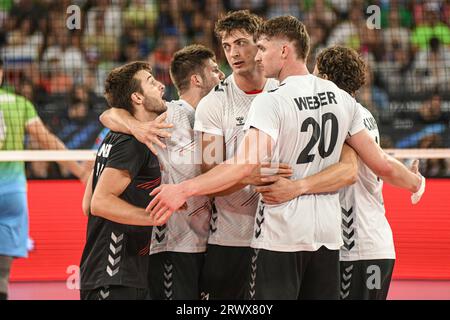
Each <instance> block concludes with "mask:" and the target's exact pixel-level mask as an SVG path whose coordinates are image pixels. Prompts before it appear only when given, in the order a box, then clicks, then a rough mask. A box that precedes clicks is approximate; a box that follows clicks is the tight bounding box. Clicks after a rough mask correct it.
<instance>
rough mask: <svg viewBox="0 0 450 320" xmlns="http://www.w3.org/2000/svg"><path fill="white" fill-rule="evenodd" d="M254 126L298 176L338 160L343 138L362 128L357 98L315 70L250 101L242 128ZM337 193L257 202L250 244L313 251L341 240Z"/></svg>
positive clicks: (275, 157)
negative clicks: (280, 202) (270, 140)
mask: <svg viewBox="0 0 450 320" xmlns="http://www.w3.org/2000/svg"><path fill="white" fill-rule="evenodd" d="M252 127H253V128H256V129H259V130H260V131H262V132H264V133H266V134H267V135H269V136H270V137H271V138H272V140H273V142H274V143H275V144H274V154H273V155H272V162H275V163H278V162H283V163H288V164H290V165H291V166H292V168H293V170H294V174H293V176H292V178H291V179H293V180H297V179H301V178H304V177H307V176H310V175H313V174H315V173H318V172H320V171H322V170H324V169H325V168H327V167H329V166H330V165H333V164H335V163H337V162H339V158H340V155H341V151H342V146H343V144H344V142H345V140H346V138H347V137H349V136H351V135H354V134H356V133H358V132H359V131H361V130H363V129H364V124H363V118H362V114H361V111H360V109H359V108H358V107H357V104H356V101H355V100H354V99H353V98H352V97H351V96H350V95H349V94H347V93H346V92H345V91H343V90H341V89H339V88H338V87H337V86H336V85H335V84H334V83H332V82H331V81H327V80H323V79H320V78H318V77H315V76H313V75H305V76H291V77H288V78H286V79H285V80H284V81H283V82H282V83H281V84H280V86H279V88H278V89H275V90H273V91H272V92H268V93H263V94H261V95H260V96H258V97H257V98H255V100H254V101H253V103H252V106H251V108H250V112H249V116H248V119H247V123H246V124H245V129H246V130H248V129H250V128H252ZM342 243H343V242H342V236H341V208H340V204H339V194H338V193H333V194H315V195H305V196H301V197H298V198H295V199H293V200H291V201H289V202H286V203H283V204H281V205H265V204H264V203H262V202H261V201H260V203H259V207H258V212H257V214H256V219H255V224H254V234H253V240H252V247H254V248H261V249H266V250H272V251H283V252H295V251H316V250H318V249H319V248H320V247H321V246H326V247H327V248H328V249H330V250H339V248H340V247H341V245H342Z"/></svg>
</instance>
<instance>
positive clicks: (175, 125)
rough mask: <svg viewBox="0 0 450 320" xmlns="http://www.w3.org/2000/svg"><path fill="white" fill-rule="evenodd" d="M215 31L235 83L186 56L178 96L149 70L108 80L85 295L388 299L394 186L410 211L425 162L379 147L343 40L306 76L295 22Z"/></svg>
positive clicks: (211, 62) (358, 65)
mask: <svg viewBox="0 0 450 320" xmlns="http://www.w3.org/2000/svg"><path fill="white" fill-rule="evenodd" d="M215 33H216V35H217V37H218V38H219V41H220V43H221V44H222V47H223V50H224V53H225V56H226V59H227V61H228V63H229V65H230V67H231V69H232V71H233V72H232V74H231V75H230V76H228V77H227V78H225V75H224V73H223V72H222V71H220V69H219V68H218V66H217V63H216V61H215V56H214V53H213V52H212V51H211V50H210V49H208V48H206V47H204V46H201V45H190V46H187V47H185V48H183V49H181V50H180V51H178V52H177V53H175V55H174V56H173V59H172V62H171V66H170V76H171V78H172V81H173V83H174V84H175V86H176V88H177V90H178V93H179V97H180V99H179V100H177V101H171V102H166V101H164V100H163V98H162V97H163V94H164V86H163V85H162V84H161V83H160V82H159V81H158V80H157V79H155V78H154V77H153V76H152V69H151V67H150V65H149V64H148V63H145V62H131V63H128V64H126V65H124V66H121V67H119V68H116V69H114V70H112V71H111V73H110V74H109V75H108V77H107V79H106V82H105V97H106V100H107V102H108V105H109V106H110V107H111V108H110V109H108V110H107V111H105V112H104V113H103V114H102V116H101V118H100V120H101V122H102V123H103V124H104V125H105V126H106V127H108V128H110V129H111V131H110V133H108V135H107V136H106V137H105V139H104V141H103V143H102V145H101V146H100V148H99V150H98V153H97V157H96V161H95V166H94V169H93V172H92V174H91V177H90V178H89V181H88V184H87V186H86V191H85V195H84V198H83V210H84V212H85V214H88V216H89V220H88V229H87V239H86V245H85V248H84V251H83V255H82V258H81V263H80V267H81V283H80V285H81V291H80V295H81V298H82V299H95V300H97V299H100V300H103V299H157V300H163V299H177V300H178V299H183V300H186V299H187V300H198V299H205V300H206V299H211V300H213V299H214V300H217V299H220V300H231V299H239V300H254V299H256V300H260V299H289V300H296V299H386V297H387V294H388V290H389V285H390V282H391V276H392V272H393V268H394V262H395V250H394V242H393V237H392V231H391V228H390V226H389V224H388V222H387V219H386V217H385V210H384V204H383V197H382V185H383V181H385V182H387V183H390V184H392V185H394V186H397V187H400V188H404V189H406V190H409V191H410V192H411V193H412V194H413V196H412V198H411V199H412V201H413V203H415V202H417V201H419V200H420V196H421V195H422V194H423V192H424V187H425V180H424V178H423V177H422V176H421V175H420V173H419V172H418V164H417V162H415V163H414V164H413V166H412V167H411V168H407V167H405V166H404V165H403V164H402V163H400V162H399V161H397V160H395V159H394V158H392V157H390V156H389V155H387V154H386V153H384V151H383V150H382V149H381V148H380V147H379V140H380V138H379V132H378V127H377V125H376V121H375V119H374V117H373V116H372V114H371V113H370V112H369V111H368V110H367V109H365V108H364V107H363V106H362V105H360V104H359V103H358V102H357V101H355V99H354V96H355V93H356V91H357V90H358V89H359V88H360V87H361V86H362V85H363V84H364V73H365V72H364V71H365V63H364V61H363V60H362V59H361V58H360V57H359V55H358V54H357V53H356V52H355V51H354V50H352V49H349V48H345V47H339V46H334V47H331V48H328V49H325V50H323V51H322V52H321V53H320V54H319V55H318V57H317V59H316V66H315V70H314V72H313V74H310V73H309V71H308V69H307V67H306V61H307V58H308V54H309V48H310V39H309V35H308V32H307V30H306V27H305V26H304V25H303V24H302V23H301V22H300V21H299V20H298V19H296V18H294V17H292V16H282V17H277V18H273V19H270V20H266V21H263V20H262V19H261V18H259V17H258V16H256V15H254V14H251V13H250V12H248V11H236V12H231V13H229V14H227V15H226V16H225V17H223V18H221V19H220V20H219V21H217V23H216V26H215ZM343 75H345V76H343ZM373 270H375V271H376V272H378V273H377V274H376V277H375V278H376V279H375V280H374V281H373V282H371V281H370V280H371V279H373V277H372V276H373V272H374V271H373ZM369 278H371V279H369Z"/></svg>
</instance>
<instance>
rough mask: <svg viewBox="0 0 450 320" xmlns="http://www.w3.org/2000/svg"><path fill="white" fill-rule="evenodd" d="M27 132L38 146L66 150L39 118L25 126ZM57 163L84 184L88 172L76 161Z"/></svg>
mask: <svg viewBox="0 0 450 320" xmlns="http://www.w3.org/2000/svg"><path fill="white" fill-rule="evenodd" d="M26 130H27V133H28V134H29V135H30V136H31V137H32V138H33V139H34V140H35V141H37V142H38V144H39V147H40V148H42V149H48V150H67V148H66V146H65V145H64V143H62V141H61V140H59V138H58V137H56V136H55V135H54V134H53V133H51V132H50V131H49V130H48V129H47V127H46V126H45V125H44V123H43V122H42V120H41V119H39V118H37V119H35V120H34V121H31V122H29V123H28V124H27V126H26ZM58 164H59V165H61V166H62V167H65V168H67V169H68V170H69V171H70V172H71V173H72V174H73V175H74V176H76V177H77V178H78V179H80V180H81V182H83V183H84V184H86V182H87V179H88V176H89V172H86V170H85V169H84V168H83V167H82V166H81V165H80V164H78V162H76V161H59V162H58Z"/></svg>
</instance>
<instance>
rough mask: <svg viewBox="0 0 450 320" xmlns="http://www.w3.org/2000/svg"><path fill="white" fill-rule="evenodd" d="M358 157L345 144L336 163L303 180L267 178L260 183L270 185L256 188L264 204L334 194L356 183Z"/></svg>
mask: <svg viewBox="0 0 450 320" xmlns="http://www.w3.org/2000/svg"><path fill="white" fill-rule="evenodd" d="M357 176H358V156H357V154H356V152H355V151H354V150H353V149H352V148H351V147H350V146H348V145H347V144H344V146H343V148H342V153H341V157H340V160H339V162H338V163H336V164H333V165H331V166H329V167H328V168H326V169H325V170H322V171H321V172H319V173H316V174H314V175H312V176H309V177H307V178H304V179H298V180H289V179H286V178H283V177H277V176H275V177H267V178H263V179H262V181H264V182H266V183H272V184H270V185H268V186H261V187H257V188H256V189H255V190H256V192H260V193H261V195H262V196H263V200H264V202H265V203H266V204H271V205H273V204H280V203H283V202H287V201H290V200H292V199H294V198H297V197H300V196H302V195H305V194H317V193H327V192H336V191H338V190H339V189H341V188H343V187H346V186H349V185H351V184H353V183H355V182H356V179H357Z"/></svg>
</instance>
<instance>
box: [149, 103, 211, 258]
mask: <svg viewBox="0 0 450 320" xmlns="http://www.w3.org/2000/svg"><path fill="white" fill-rule="evenodd" d="M194 117H195V109H194V108H193V107H192V106H191V105H189V104H188V103H187V102H186V101H183V100H178V101H172V102H168V103H167V120H166V121H167V122H168V123H172V124H173V125H174V128H173V129H171V131H170V132H171V134H172V136H171V137H170V138H165V139H163V142H164V143H165V145H166V146H167V148H166V149H161V148H158V159H159V162H160V165H161V181H162V183H170V184H177V183H180V182H183V181H185V180H188V179H192V178H195V177H196V176H198V175H200V174H201V161H200V160H199V159H201V158H199V157H200V155H201V154H200V152H201V145H200V140H199V139H198V134H196V133H195V132H194V130H193V126H194ZM210 216H211V204H210V200H209V198H208V197H205V196H196V197H190V198H189V199H188V200H187V209H186V210H179V211H177V212H174V213H173V214H172V216H171V217H170V218H169V220H168V221H167V223H166V224H164V225H162V226H157V227H154V228H153V232H152V241H151V244H150V254H154V253H158V252H163V251H171V252H185V253H190V252H192V253H193V252H205V251H206V244H207V241H208V233H209V219H210Z"/></svg>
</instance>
